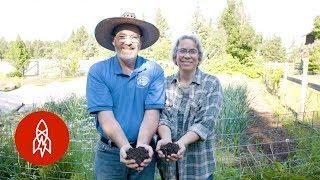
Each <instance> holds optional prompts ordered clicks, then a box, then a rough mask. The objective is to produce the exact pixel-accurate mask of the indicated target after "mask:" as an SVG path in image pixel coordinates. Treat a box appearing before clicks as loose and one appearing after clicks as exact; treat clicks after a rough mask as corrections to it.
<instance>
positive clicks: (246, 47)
mask: <svg viewBox="0 0 320 180" xmlns="http://www.w3.org/2000/svg"><path fill="white" fill-rule="evenodd" d="M227 4H228V5H227V7H226V9H225V10H224V12H223V14H222V16H221V18H220V23H219V24H220V26H221V27H222V28H223V29H224V30H225V32H226V34H227V48H226V51H227V53H228V54H231V55H232V56H233V57H235V58H237V59H239V61H240V63H241V64H246V63H247V58H248V57H250V56H252V55H253V54H254V53H255V52H256V50H257V47H258V44H259V43H260V39H259V38H258V36H257V35H256V33H255V31H254V29H253V28H252V26H251V25H250V23H249V21H248V19H247V17H246V16H245V14H244V10H243V5H242V3H241V2H240V3H236V0H228V3H227Z"/></svg>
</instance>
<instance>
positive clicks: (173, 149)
mask: <svg viewBox="0 0 320 180" xmlns="http://www.w3.org/2000/svg"><path fill="white" fill-rule="evenodd" d="M179 149H180V148H179V145H178V144H175V143H168V144H165V145H162V146H161V147H160V150H161V151H162V153H163V154H164V155H165V156H166V157H167V156H169V155H171V154H177V153H178V151H179Z"/></svg>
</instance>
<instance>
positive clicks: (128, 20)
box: [95, 12, 159, 51]
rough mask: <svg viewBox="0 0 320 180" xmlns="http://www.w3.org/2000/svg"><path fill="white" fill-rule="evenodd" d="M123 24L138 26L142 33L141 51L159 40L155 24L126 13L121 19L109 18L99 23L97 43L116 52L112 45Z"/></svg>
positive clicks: (96, 33)
mask: <svg viewBox="0 0 320 180" xmlns="http://www.w3.org/2000/svg"><path fill="white" fill-rule="evenodd" d="M121 24H132V25H134V26H137V27H138V28H139V29H140V31H141V49H145V48H147V47H149V46H151V45H152V44H154V43H155V42H156V41H157V40H158V38H159V30H158V28H156V27H155V26H154V25H153V24H151V23H148V22H146V21H142V20H139V19H136V16H135V14H134V13H127V12H126V13H124V14H123V15H122V16H121V17H113V18H107V19H104V20H102V21H100V22H99V23H98V25H97V26H96V29H95V36H96V40H97V42H98V43H99V44H100V45H101V46H103V47H105V48H107V49H109V50H111V51H114V50H115V49H114V46H113V44H112V41H113V38H114V36H115V34H113V33H114V32H113V31H114V29H115V28H116V27H117V26H119V25H121Z"/></svg>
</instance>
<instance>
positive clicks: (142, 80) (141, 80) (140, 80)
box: [137, 76, 149, 88]
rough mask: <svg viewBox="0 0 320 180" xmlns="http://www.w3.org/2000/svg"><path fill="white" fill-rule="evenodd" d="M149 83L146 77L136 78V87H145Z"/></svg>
mask: <svg viewBox="0 0 320 180" xmlns="http://www.w3.org/2000/svg"><path fill="white" fill-rule="evenodd" d="M148 83H149V78H148V77H147V76H139V77H138V78H137V86H138V87H141V88H143V87H146V86H147V85H148Z"/></svg>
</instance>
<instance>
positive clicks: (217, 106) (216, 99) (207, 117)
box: [188, 79, 222, 140]
mask: <svg viewBox="0 0 320 180" xmlns="http://www.w3.org/2000/svg"><path fill="white" fill-rule="evenodd" d="M204 97H205V99H204V100H203V103H202V106H201V108H200V110H199V111H198V112H197V114H196V115H195V118H196V119H195V121H194V122H195V123H194V124H193V125H192V126H190V127H189V129H188V130H189V131H193V132H195V133H197V134H198V135H199V136H200V138H201V140H206V139H207V138H208V135H210V134H212V132H213V130H214V125H215V122H216V120H217V118H218V116H219V113H220V110H221V106H222V88H221V84H220V82H219V80H218V79H216V81H215V83H214V85H213V87H212V88H211V90H210V91H209V93H207V94H206V96H204Z"/></svg>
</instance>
